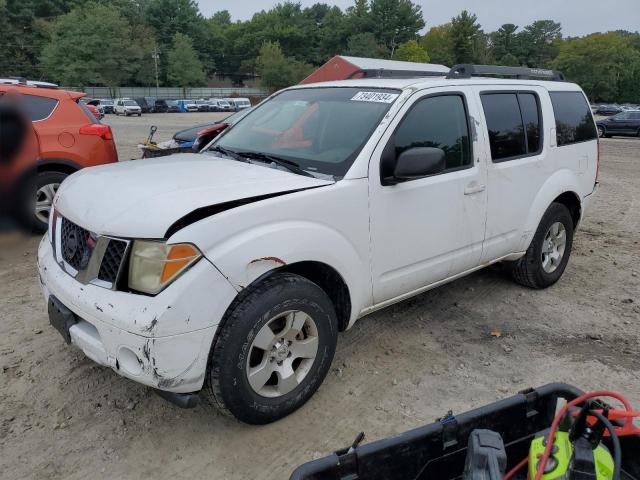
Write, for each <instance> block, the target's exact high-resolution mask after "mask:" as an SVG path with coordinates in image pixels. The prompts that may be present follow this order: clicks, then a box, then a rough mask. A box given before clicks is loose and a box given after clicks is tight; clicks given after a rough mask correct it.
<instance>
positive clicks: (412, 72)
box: [300, 55, 449, 83]
mask: <svg viewBox="0 0 640 480" xmlns="http://www.w3.org/2000/svg"><path fill="white" fill-rule="evenodd" d="M390 72H393V74H394V76H396V77H397V76H407V77H414V76H428V75H439V76H441V75H446V74H447V73H449V67H445V66H444V65H437V64H434V63H414V62H401V61H397V60H381V59H378V58H361V57H347V56H344V55H336V56H335V57H333V58H331V59H330V60H328V61H327V63H325V64H324V65H322V66H321V67H320V68H318V69H317V70H316V71H315V72H313V73H312V74H311V75H309V76H308V77H307V78H305V79H304V80H302V81H301V82H300V83H315V82H327V81H331V80H346V79H349V78H364V77H384V76H385V73H387V74H389V73H390Z"/></svg>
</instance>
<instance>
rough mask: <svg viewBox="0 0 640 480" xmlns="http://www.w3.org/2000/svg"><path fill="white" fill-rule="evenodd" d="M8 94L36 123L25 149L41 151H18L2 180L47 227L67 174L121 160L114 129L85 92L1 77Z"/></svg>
mask: <svg viewBox="0 0 640 480" xmlns="http://www.w3.org/2000/svg"><path fill="white" fill-rule="evenodd" d="M5 95H6V97H5V98H13V99H15V100H16V103H17V104H18V105H19V108H20V109H21V111H22V112H23V114H24V115H25V116H26V117H27V118H28V119H30V120H31V123H32V125H33V130H34V132H33V134H32V136H31V138H30V139H29V145H26V146H25V148H23V150H24V151H28V152H33V151H37V152H38V154H37V155H36V154H33V153H31V154H28V155H25V154H23V155H18V156H17V157H16V161H15V162H14V164H13V165H11V167H10V168H4V169H3V170H2V172H3V173H2V176H3V177H5V178H2V179H0V183H2V184H3V185H5V186H7V185H10V186H11V188H12V197H13V198H14V199H18V201H19V202H20V203H21V205H22V206H23V208H22V210H21V211H22V212H23V215H24V216H25V217H26V219H27V221H28V224H30V225H31V226H32V227H33V229H34V230H35V231H37V232H44V231H45V230H46V228H47V224H48V220H49V212H50V210H51V205H52V202H53V196H54V195H55V192H56V191H57V189H58V187H59V186H60V184H61V183H62V181H63V180H64V179H65V178H66V177H67V176H69V175H71V174H72V173H74V172H76V171H78V170H80V169H82V168H85V167H92V166H96V165H103V164H106V163H114V162H117V161H118V154H117V152H116V146H115V143H114V141H113V133H112V131H111V127H109V126H108V125H103V124H101V123H100V122H99V120H97V119H96V118H95V117H94V115H93V114H92V113H91V112H90V111H89V110H88V109H87V107H86V106H85V105H82V104H81V103H80V102H79V101H78V100H79V99H80V98H82V97H84V96H85V94H84V93H81V92H72V91H67V90H61V89H57V88H55V87H53V88H52V87H49V86H48V85H47V86H45V87H44V88H43V87H42V86H36V85H35V82H33V83H32V82H29V83H27V82H26V81H21V82H20V83H14V82H7V83H3V81H2V80H0V97H4V96H5ZM34 142H35V143H37V148H36V147H35V146H34ZM34 189H35V203H34V201H33V196H34V193H33V190H34Z"/></svg>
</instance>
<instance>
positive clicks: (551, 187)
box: [519, 169, 582, 252]
mask: <svg viewBox="0 0 640 480" xmlns="http://www.w3.org/2000/svg"><path fill="white" fill-rule="evenodd" d="M579 191H580V186H579V181H578V177H577V176H576V174H575V173H573V172H572V171H571V170H568V169H562V170H558V171H556V172H555V173H554V174H553V175H551V176H550V177H549V178H548V179H547V180H546V182H545V183H544V184H543V185H542V187H541V188H540V190H539V191H538V195H537V196H536V198H535V200H534V201H533V203H532V205H531V208H530V209H529V215H528V217H527V220H526V222H525V229H524V231H525V234H524V235H523V237H522V244H521V245H520V249H519V250H520V251H523V252H524V251H525V250H527V248H529V244H530V243H531V241H532V240H533V236H534V235H535V232H536V230H537V228H538V225H539V224H540V220H542V216H543V215H544V212H546V211H547V208H549V205H551V203H552V202H553V201H554V200H555V199H556V198H558V197H559V196H560V195H562V194H563V193H565V192H572V193H574V194H575V196H576V199H577V200H578V201H579V202H581V203H582V199H581V197H580V195H579V194H578V192H579Z"/></svg>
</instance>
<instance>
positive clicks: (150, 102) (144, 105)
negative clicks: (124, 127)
mask: <svg viewBox="0 0 640 480" xmlns="http://www.w3.org/2000/svg"><path fill="white" fill-rule="evenodd" d="M133 100H134V101H135V102H136V103H137V104H138V105H140V108H141V109H142V113H153V112H155V105H156V97H138V98H134V99H133Z"/></svg>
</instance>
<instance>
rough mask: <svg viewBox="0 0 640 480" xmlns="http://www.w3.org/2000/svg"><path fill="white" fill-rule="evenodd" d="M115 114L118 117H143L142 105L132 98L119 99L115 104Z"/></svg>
mask: <svg viewBox="0 0 640 480" xmlns="http://www.w3.org/2000/svg"><path fill="white" fill-rule="evenodd" d="M113 113H115V114H116V115H124V116H125V117H128V116H129V115H137V116H141V115H142V109H141V108H140V105H138V104H137V103H136V102H135V101H134V100H131V99H130V98H118V99H116V101H115V102H114V104H113Z"/></svg>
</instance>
